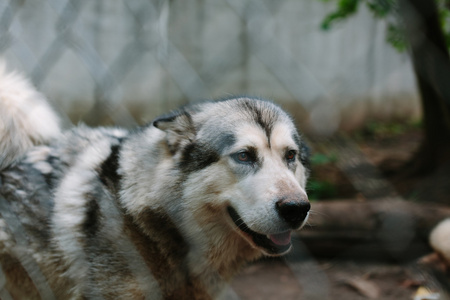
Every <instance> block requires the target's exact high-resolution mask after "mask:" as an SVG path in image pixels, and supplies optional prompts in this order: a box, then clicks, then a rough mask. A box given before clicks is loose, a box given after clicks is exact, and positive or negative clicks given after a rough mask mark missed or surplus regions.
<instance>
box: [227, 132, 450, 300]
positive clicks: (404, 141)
mask: <svg viewBox="0 0 450 300" xmlns="http://www.w3.org/2000/svg"><path fill="white" fill-rule="evenodd" d="M351 138H352V139H353V140H355V141H356V142H357V143H358V145H359V147H360V150H361V151H362V152H363V153H364V154H365V155H366V157H367V158H368V159H369V161H371V163H372V164H374V165H375V166H376V167H377V168H378V169H379V170H380V171H381V172H382V173H383V174H385V175H386V176H387V177H386V180H389V181H391V183H393V184H394V185H395V187H396V188H397V191H398V192H399V193H400V194H401V195H402V196H403V197H404V198H405V199H407V200H418V201H420V200H421V199H417V198H418V197H421V196H422V195H421V193H423V190H422V191H421V190H417V189H414V184H416V183H420V182H425V187H426V184H428V182H433V183H435V182H436V180H435V178H434V179H431V180H428V181H427V179H426V178H424V179H420V178H419V179H415V180H414V181H407V180H405V181H403V182H393V181H392V180H391V178H390V177H389V176H390V174H393V173H395V171H396V170H397V169H398V168H400V167H401V166H402V164H403V163H404V162H406V161H407V160H408V158H409V157H410V156H411V155H412V153H413V152H414V151H415V149H417V146H418V145H419V144H420V141H421V139H422V134H421V132H420V130H419V129H418V128H417V127H401V128H400V130H398V127H393V128H391V127H383V128H376V127H375V128H369V129H368V130H366V131H364V130H363V131H361V132H358V133H356V134H354V135H353V136H351ZM313 176H314V178H315V179H316V180H324V181H326V182H327V184H328V183H330V184H331V185H334V189H329V190H326V191H325V192H326V193H325V194H324V195H325V197H326V198H328V199H327V201H333V200H332V199H333V198H340V199H343V198H345V199H353V198H355V199H356V198H357V197H358V195H359V193H358V191H357V190H356V189H354V187H353V186H352V184H351V182H350V181H349V180H348V179H347V178H345V175H344V173H343V172H341V171H340V170H339V169H338V168H336V167H335V165H334V163H333V159H331V160H330V162H329V163H325V164H318V165H316V166H314V165H313ZM449 180H450V179H449ZM417 186H419V185H418V184H417ZM422 186H423V185H422ZM445 186H446V189H445V190H446V191H447V190H449V189H450V188H449V187H450V185H448V181H447V182H446V183H445ZM447 186H448V187H447ZM327 188H328V187H327ZM330 191H331V192H330ZM425 192H426V191H425ZM443 195H444V194H443V193H440V195H439V197H441V199H442V196H443ZM447 195H448V194H445V195H444V196H445V198H446V197H447ZM319 201H320V199H319ZM416 262H417V260H413V261H410V262H407V263H404V262H402V263H395V262H390V263H389V262H385V261H371V262H368V261H351V260H348V259H347V260H339V259H333V258H332V259H324V258H312V257H309V259H306V260H303V261H298V260H297V261H296V260H290V259H265V260H262V261H259V262H256V263H254V264H252V265H250V266H248V267H247V268H245V269H244V270H243V271H242V273H241V274H240V275H239V276H237V277H236V278H235V279H234V281H233V282H232V284H231V286H230V289H229V290H228V293H227V295H226V297H225V298H226V299H231V300H237V299H241V300H257V299H259V300H278V299H286V300H288V299H292V300H293V299H303V300H316V299H317V300H326V299H331V300H340V299H342V300H360V299H361V300H363V299H383V300H403V299H405V300H407V299H410V300H432V299H439V300H444V299H449V298H448V295H447V296H445V295H444V292H443V291H442V288H441V287H440V286H439V283H438V281H437V280H436V279H435V277H432V276H430V275H429V274H428V273H427V272H425V271H424V270H423V269H421V268H419V267H418V266H417V264H416Z"/></svg>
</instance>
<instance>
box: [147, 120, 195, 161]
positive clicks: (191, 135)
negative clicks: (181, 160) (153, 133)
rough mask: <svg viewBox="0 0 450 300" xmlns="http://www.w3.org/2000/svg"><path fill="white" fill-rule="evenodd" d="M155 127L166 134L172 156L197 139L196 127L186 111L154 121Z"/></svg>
mask: <svg viewBox="0 0 450 300" xmlns="http://www.w3.org/2000/svg"><path fill="white" fill-rule="evenodd" d="M153 126H155V127H156V128H158V129H160V130H162V131H165V132H166V142H167V145H168V146H169V150H170V152H172V154H174V153H176V152H177V150H178V149H181V148H183V146H185V145H187V144H189V143H191V142H192V141H193V140H194V139H195V126H194V123H193V121H192V117H191V115H190V114H189V113H188V112H186V111H182V112H176V113H173V114H170V115H166V116H162V117H159V118H157V119H156V120H154V121H153Z"/></svg>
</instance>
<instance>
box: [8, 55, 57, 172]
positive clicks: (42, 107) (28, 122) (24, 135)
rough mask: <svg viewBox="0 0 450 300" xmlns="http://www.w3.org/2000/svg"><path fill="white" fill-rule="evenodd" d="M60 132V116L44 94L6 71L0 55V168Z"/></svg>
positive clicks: (25, 80) (24, 79)
mask: <svg viewBox="0 0 450 300" xmlns="http://www.w3.org/2000/svg"><path fill="white" fill-rule="evenodd" d="M60 133H61V128H60V120H59V118H58V116H57V114H56V113H55V112H54V110H53V109H52V108H51V106H50V105H49V103H48V102H47V100H46V98H45V97H44V96H43V95H42V94H41V93H39V92H38V91H37V90H36V89H35V88H34V87H33V85H32V84H31V83H30V82H29V81H28V80H27V79H26V78H25V77H23V76H21V75H20V74H18V73H16V72H8V71H7V68H6V63H5V62H4V61H3V60H1V59H0V170H1V169H4V168H5V167H7V166H9V165H11V164H13V163H14V162H15V161H17V160H18V159H19V158H21V157H22V156H23V155H24V154H25V152H27V151H28V149H30V148H31V147H32V146H33V145H37V144H42V143H46V142H48V141H49V140H51V139H53V138H56V137H57V136H58V135H59V134H60Z"/></svg>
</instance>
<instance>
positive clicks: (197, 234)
mask: <svg viewBox="0 0 450 300" xmlns="http://www.w3.org/2000/svg"><path fill="white" fill-rule="evenodd" d="M0 151H1V156H0V167H1V171H0V179H1V182H0V214H1V218H0V264H1V274H0V278H3V279H4V282H5V285H4V288H3V289H2V290H1V292H0V297H2V293H3V295H7V296H11V297H13V298H15V299H177V300H179V299H215V298H217V297H220V295H221V292H222V290H223V289H224V287H225V286H226V284H227V282H229V281H230V279H231V278H232V276H233V274H235V273H236V272H237V271H238V270H239V269H240V268H241V267H242V266H243V265H244V264H245V263H247V262H249V261H252V260H254V259H257V258H259V257H260V256H262V255H270V256H276V255H283V254H285V253H287V252H288V251H289V250H290V248H291V232H292V231H294V230H297V229H299V228H301V227H302V226H303V224H304V223H305V222H306V220H307V217H308V211H309V202H308V198H307V196H306V193H305V185H306V180H307V176H308V170H307V165H308V151H307V148H306V146H305V144H304V142H303V139H302V137H301V136H300V135H299V133H298V132H297V130H296V129H295V126H294V124H293V122H292V120H291V118H290V117H289V116H288V115H287V114H286V113H285V112H284V111H283V110H281V109H280V108H279V107H278V106H276V105H275V104H273V103H271V102H268V101H264V100H260V99H254V98H249V97H237V98H230V99H225V100H221V101H217V102H204V103H199V104H194V105H190V106H186V107H184V108H182V109H180V110H177V111H175V112H172V113H170V114H168V115H166V116H162V117H160V118H157V119H156V120H154V121H153V122H151V123H149V124H147V125H145V126H142V127H140V128H137V129H135V130H132V131H129V130H125V129H120V128H95V129H92V128H88V127H85V126H78V127H75V128H73V129H71V130H68V131H65V132H62V131H61V130H60V128H59V126H58V118H57V116H56V115H55V114H54V113H53V111H52V109H51V108H50V106H49V105H48V104H47V103H46V102H45V98H44V97H43V96H42V95H41V94H39V93H38V92H37V91H35V90H34V89H33V88H32V86H31V85H30V84H29V83H28V82H27V81H26V79H24V78H23V77H21V76H20V75H17V74H8V73H7V72H6V71H5V70H4V68H2V70H1V74H0ZM5 297H6V296H5Z"/></svg>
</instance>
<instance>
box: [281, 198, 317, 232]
mask: <svg viewBox="0 0 450 300" xmlns="http://www.w3.org/2000/svg"><path fill="white" fill-rule="evenodd" d="M310 208H311V205H310V204H309V201H308V200H307V198H306V199H305V197H295V198H294V197H283V198H282V199H280V200H278V201H277V202H276V210H277V212H278V215H279V216H280V217H281V218H283V220H284V221H286V223H287V224H288V225H289V226H290V227H291V228H292V229H297V228H298V227H300V225H301V224H302V222H303V221H304V220H305V218H306V216H307V215H308V211H309V209H310Z"/></svg>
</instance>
